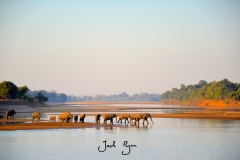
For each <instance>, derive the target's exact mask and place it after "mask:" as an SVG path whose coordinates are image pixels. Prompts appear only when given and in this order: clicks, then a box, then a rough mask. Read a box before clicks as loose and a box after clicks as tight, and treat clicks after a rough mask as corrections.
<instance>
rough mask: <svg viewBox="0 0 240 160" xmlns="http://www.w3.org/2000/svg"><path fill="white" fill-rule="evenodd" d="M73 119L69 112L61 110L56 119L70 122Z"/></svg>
mask: <svg viewBox="0 0 240 160" xmlns="http://www.w3.org/2000/svg"><path fill="white" fill-rule="evenodd" d="M72 119H73V115H72V114H71V113H70V112H63V113H62V114H61V115H59V116H58V121H59V120H60V121H61V122H70V121H72Z"/></svg>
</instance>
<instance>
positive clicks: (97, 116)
mask: <svg viewBox="0 0 240 160" xmlns="http://www.w3.org/2000/svg"><path fill="white" fill-rule="evenodd" d="M100 117H101V114H97V115H95V121H96V123H99V124H100Z"/></svg>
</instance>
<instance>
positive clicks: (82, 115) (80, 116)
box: [79, 114, 86, 123]
mask: <svg viewBox="0 0 240 160" xmlns="http://www.w3.org/2000/svg"><path fill="white" fill-rule="evenodd" d="M85 117H86V114H80V115H79V119H80V123H84V119H85Z"/></svg>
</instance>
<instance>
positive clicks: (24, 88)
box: [17, 86, 28, 99]
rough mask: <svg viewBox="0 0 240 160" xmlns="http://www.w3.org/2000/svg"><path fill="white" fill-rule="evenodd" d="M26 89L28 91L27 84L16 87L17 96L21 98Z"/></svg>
mask: <svg viewBox="0 0 240 160" xmlns="http://www.w3.org/2000/svg"><path fill="white" fill-rule="evenodd" d="M27 91H28V87H27V86H23V87H18V92H17V98H20V99H22V97H23V96H24V95H25V94H26V93H27Z"/></svg>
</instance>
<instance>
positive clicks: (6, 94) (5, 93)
mask: <svg viewBox="0 0 240 160" xmlns="http://www.w3.org/2000/svg"><path fill="white" fill-rule="evenodd" d="M17 92H18V88H17V86H16V85H15V84H14V83H12V82H10V81H3V82H2V83H1V85H0V95H1V97H3V98H12V99H15V98H16V97H17Z"/></svg>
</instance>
